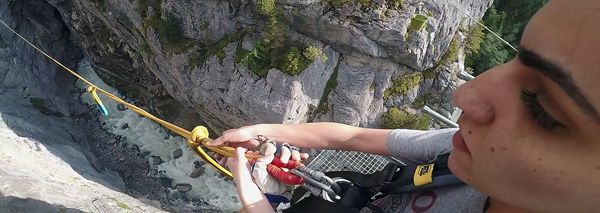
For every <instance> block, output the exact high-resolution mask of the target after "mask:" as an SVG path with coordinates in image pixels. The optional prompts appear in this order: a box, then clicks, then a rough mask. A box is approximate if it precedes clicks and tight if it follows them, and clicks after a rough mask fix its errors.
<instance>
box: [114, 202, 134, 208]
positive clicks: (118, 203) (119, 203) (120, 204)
mask: <svg viewBox="0 0 600 213" xmlns="http://www.w3.org/2000/svg"><path fill="white" fill-rule="evenodd" d="M117 206H118V207H120V208H123V209H127V210H133V208H131V207H129V206H128V205H127V204H124V203H121V202H119V201H117Z"/></svg>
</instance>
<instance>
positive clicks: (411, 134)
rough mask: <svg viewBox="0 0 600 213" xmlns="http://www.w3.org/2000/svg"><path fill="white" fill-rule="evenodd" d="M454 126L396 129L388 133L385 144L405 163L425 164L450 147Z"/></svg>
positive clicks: (454, 130)
mask: <svg viewBox="0 0 600 213" xmlns="http://www.w3.org/2000/svg"><path fill="white" fill-rule="evenodd" d="M456 131H458V129H456V128H449V129H441V130H430V131H421V130H410V129H396V130H394V131H392V132H390V134H389V135H388V138H387V142H386V146H387V148H388V150H389V151H390V153H392V155H393V156H394V157H396V158H398V160H400V161H402V162H404V163H406V164H425V163H429V162H431V161H432V160H434V159H435V158H436V157H437V156H438V155H440V154H442V153H444V152H446V151H448V150H450V149H452V137H453V135H454V133H455V132H456Z"/></svg>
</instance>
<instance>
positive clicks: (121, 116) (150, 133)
mask: <svg viewBox="0 0 600 213" xmlns="http://www.w3.org/2000/svg"><path fill="white" fill-rule="evenodd" d="M78 73H79V74H80V75H81V76H82V77H84V78H86V79H87V80H89V81H90V82H92V83H93V84H95V85H96V86H98V87H100V88H102V89H104V90H106V91H108V92H110V93H112V94H115V95H117V96H121V97H122V96H123V95H119V92H118V91H117V90H116V89H114V88H112V87H110V86H108V85H106V84H105V83H104V82H102V80H101V79H100V78H99V77H98V76H97V75H96V73H95V72H94V70H93V68H92V66H91V65H90V64H89V62H87V61H82V62H81V63H80V64H79V67H78ZM76 86H77V87H79V88H84V89H85V88H87V85H86V84H85V83H83V82H82V81H78V82H77V83H76ZM98 95H99V96H100V99H101V100H102V102H103V103H104V105H105V107H106V108H107V110H108V112H109V114H108V115H107V116H104V115H100V121H101V123H102V125H104V129H107V130H108V131H109V132H110V133H112V134H115V135H121V136H125V137H126V138H127V139H126V140H127V143H128V144H135V145H137V146H139V148H140V152H141V153H143V152H146V151H149V152H150V154H149V155H147V156H148V157H150V160H149V164H150V169H149V170H152V169H157V170H158V171H159V173H158V174H157V175H156V176H166V177H169V178H172V179H173V180H174V184H180V183H181V184H183V183H186V184H191V185H192V189H191V190H190V191H188V192H186V195H187V197H188V198H190V199H192V198H195V197H197V198H201V199H202V200H204V201H206V202H207V203H209V204H210V205H213V206H214V207H216V208H218V209H220V210H222V211H234V210H239V209H240V208H241V204H240V202H239V199H238V195H237V191H236V188H235V186H234V184H233V182H232V181H227V180H225V179H224V178H222V177H220V176H219V173H218V172H217V171H216V170H215V169H213V168H212V167H211V166H210V165H208V164H204V165H203V167H205V170H204V171H205V173H204V174H203V175H201V176H200V177H198V178H190V177H189V175H190V174H191V173H192V172H193V171H194V169H195V167H194V163H193V162H194V161H196V160H198V161H201V159H200V158H199V157H198V156H197V155H196V154H195V153H194V152H193V151H192V150H191V149H190V148H189V147H188V146H187V141H186V139H184V138H182V137H180V136H172V135H170V134H168V133H167V131H166V130H165V128H163V127H162V126H161V125H159V124H158V123H156V122H154V121H152V120H150V119H148V118H145V117H140V116H139V115H138V114H137V113H135V112H133V111H131V110H129V109H127V110H124V111H119V110H118V109H117V105H118V103H117V102H115V101H113V100H111V99H109V98H107V97H105V96H104V95H103V94H101V93H98ZM81 100H82V101H84V102H86V103H88V104H95V102H94V100H93V99H92V96H91V94H90V93H83V95H82V96H81ZM125 124H127V125H128V126H129V127H128V128H122V127H123V125H125ZM176 149H181V150H182V152H183V155H182V156H181V157H179V158H178V159H174V158H173V156H172V155H173V154H172V153H173V151H174V150H176ZM151 156H160V158H161V159H162V161H163V162H162V163H161V164H159V165H154V161H153V160H152V158H151ZM170 190H171V193H173V194H174V193H176V192H177V190H176V189H170ZM182 204H185V203H182Z"/></svg>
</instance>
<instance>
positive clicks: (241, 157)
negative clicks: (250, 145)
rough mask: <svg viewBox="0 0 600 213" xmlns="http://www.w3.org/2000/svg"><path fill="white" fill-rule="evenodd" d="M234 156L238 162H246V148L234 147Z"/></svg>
mask: <svg viewBox="0 0 600 213" xmlns="http://www.w3.org/2000/svg"><path fill="white" fill-rule="evenodd" d="M235 158H237V159H238V161H239V163H240V164H245V163H247V162H248V159H246V148H243V147H238V148H235Z"/></svg>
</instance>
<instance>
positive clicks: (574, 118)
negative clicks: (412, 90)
mask: <svg viewBox="0 0 600 213" xmlns="http://www.w3.org/2000/svg"><path fill="white" fill-rule="evenodd" d="M589 26H600V4H598V2H597V0H570V1H566V0H551V1H550V2H549V3H547V4H546V6H545V7H544V8H543V9H541V10H540V11H539V12H538V13H537V14H536V15H535V16H534V17H532V19H531V21H530V22H529V24H528V25H527V27H526V28H525V31H524V33H523V37H522V38H521V42H520V44H521V45H522V46H524V47H526V48H527V49H528V50H531V51H533V52H535V53H537V54H539V55H540V56H541V57H542V58H544V59H547V60H549V61H551V62H552V63H556V64H557V66H560V67H562V68H563V69H565V70H566V72H568V75H569V76H571V78H572V81H573V83H574V84H575V85H576V86H577V87H578V88H579V90H581V92H582V93H583V94H585V95H586V98H587V99H589V100H588V102H590V104H591V105H592V106H593V107H595V108H596V109H598V110H600V84H598V83H597V82H598V81H600V72H598V67H600V60H598V59H599V58H600V48H597V47H599V46H600V28H598V27H589ZM522 90H527V91H530V92H533V93H534V94H541V95H540V96H538V101H539V102H540V104H541V106H542V108H544V110H545V111H547V112H548V114H550V115H551V116H552V117H553V118H555V119H556V120H558V121H560V122H561V123H562V124H564V125H565V126H566V127H565V129H564V130H561V131H554V130H549V129H546V128H544V127H542V126H540V125H539V122H538V121H537V120H535V119H534V118H533V117H532V116H531V115H530V114H529V111H528V108H527V107H526V104H524V103H523V101H522V100H521V97H520V94H521V91H522ZM541 97H548V98H547V99H543V98H541ZM454 104H455V106H457V107H459V108H461V109H462V110H463V114H462V116H461V118H460V119H459V121H458V123H459V125H460V128H461V129H462V130H463V131H461V132H466V133H467V134H464V135H463V138H464V142H465V144H466V146H467V147H468V149H469V152H465V151H462V150H457V149H455V150H454V151H453V152H452V153H451V155H450V158H449V161H448V166H449V167H450V169H451V170H452V172H453V173H454V174H455V175H456V176H457V177H458V178H459V179H461V180H466V182H468V183H469V185H470V186H472V187H474V188H476V189H477V190H479V191H481V192H483V193H485V194H487V195H489V196H490V200H491V201H490V203H491V205H490V208H491V209H490V211H492V209H493V208H497V206H499V205H495V204H494V203H499V204H500V206H501V205H505V206H510V207H513V208H514V209H518V210H522V211H530V212H600V202H599V199H598V198H600V166H598V165H590V163H596V162H600V143H598V138H600V126H598V125H596V123H595V122H594V121H593V120H592V119H591V118H589V117H588V116H587V115H586V114H585V113H584V112H583V111H582V110H581V108H580V107H579V106H577V104H576V103H575V101H573V99H572V96H569V94H567V93H566V92H565V91H564V90H563V89H562V88H561V86H560V85H558V84H557V83H556V82H555V81H553V80H552V79H549V78H547V77H544V76H543V75H542V74H541V73H540V72H539V71H536V70H533V69H532V68H530V67H527V66H525V65H523V64H522V63H521V61H519V60H518V59H515V60H512V61H510V62H508V63H506V64H503V65H500V66H498V67H495V68H493V69H491V70H488V71H486V72H484V73H483V74H481V75H479V76H477V78H475V79H473V80H470V81H468V82H467V83H465V84H463V85H462V86H461V87H459V88H457V90H456V91H455V93H454ZM464 130H466V131H464ZM495 147H499V148H501V149H502V152H494V150H495ZM490 152H494V154H493V155H490ZM542 159H543V160H542ZM590 171H592V172H590ZM573 183H577V184H573ZM507 212H515V211H507Z"/></svg>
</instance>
